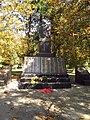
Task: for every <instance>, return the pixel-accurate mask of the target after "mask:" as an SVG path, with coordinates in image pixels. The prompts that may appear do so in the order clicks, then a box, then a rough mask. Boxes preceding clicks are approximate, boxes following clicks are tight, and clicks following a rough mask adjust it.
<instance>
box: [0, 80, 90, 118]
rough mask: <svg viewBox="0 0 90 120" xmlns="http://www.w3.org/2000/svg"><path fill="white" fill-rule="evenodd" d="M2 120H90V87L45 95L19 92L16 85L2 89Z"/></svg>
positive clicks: (37, 91)
mask: <svg viewBox="0 0 90 120" xmlns="http://www.w3.org/2000/svg"><path fill="white" fill-rule="evenodd" d="M0 120H90V86H80V85H72V88H71V89H58V90H54V92H52V93H45V94H44V93H41V92H40V90H19V89H18V87H17V81H13V82H12V83H10V84H9V85H8V86H1V87H0Z"/></svg>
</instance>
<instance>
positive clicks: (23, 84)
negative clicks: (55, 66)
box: [18, 76, 71, 89]
mask: <svg viewBox="0 0 90 120" xmlns="http://www.w3.org/2000/svg"><path fill="white" fill-rule="evenodd" d="M29 78H30V77H29ZM38 81H39V80H38ZM18 87H19V89H43V88H52V89H61V88H71V82H70V79H69V77H66V76H61V77H60V76H59V77H54V76H52V77H48V78H47V80H42V81H40V82H38V83H34V84H32V83H30V79H26V78H25V77H22V78H21V79H20V81H19V86H18Z"/></svg>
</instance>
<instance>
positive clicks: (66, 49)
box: [0, 0, 90, 66]
mask: <svg viewBox="0 0 90 120" xmlns="http://www.w3.org/2000/svg"><path fill="white" fill-rule="evenodd" d="M0 12H1V14H0V58H1V59H2V61H4V62H6V63H9V64H11V65H13V64H16V63H17V64H18V63H20V62H21V58H23V56H24V55H35V54H36V53H37V51H38V43H37V42H36V43H35V40H36V39H38V33H35V35H34V37H33V39H32V38H31V36H30V15H31V14H32V13H37V12H39V13H40V17H41V18H44V17H48V18H49V19H50V20H51V39H52V50H53V52H55V53H57V54H59V55H61V56H63V57H64V58H65V59H66V61H67V63H68V64H70V65H71V66H75V65H76V64H84V63H85V62H86V61H89V59H90V52H89V51H90V1H89V0H72V1H67V0H63V1H60V0H31V1H30V0H23V1H22V0H21V1H17V0H16V1H12V0H5V1H4V0H3V1H1V8H0ZM26 24H28V25H29V27H25V25H26ZM21 31H23V32H24V31H28V35H27V36H25V35H21V34H20V32H21ZM23 34H24V33H23Z"/></svg>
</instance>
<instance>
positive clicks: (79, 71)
mask: <svg viewBox="0 0 90 120" xmlns="http://www.w3.org/2000/svg"><path fill="white" fill-rule="evenodd" d="M75 83H77V84H80V85H86V86H90V73H89V72H88V70H86V69H85V68H84V67H81V66H78V67H76V69H75Z"/></svg>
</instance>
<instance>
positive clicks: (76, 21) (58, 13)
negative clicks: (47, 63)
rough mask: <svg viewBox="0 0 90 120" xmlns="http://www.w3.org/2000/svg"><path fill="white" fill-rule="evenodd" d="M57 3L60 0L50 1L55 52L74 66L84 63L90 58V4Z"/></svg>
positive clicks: (86, 2) (77, 0)
mask: <svg viewBox="0 0 90 120" xmlns="http://www.w3.org/2000/svg"><path fill="white" fill-rule="evenodd" d="M57 1H59V0H55V1H53V0H50V1H49V0H48V6H50V11H51V13H50V14H49V17H50V18H51V20H52V29H51V30H52V41H53V43H54V44H53V51H54V52H55V51H57V52H59V54H60V55H62V56H63V57H64V58H65V59H66V60H67V62H68V63H69V64H70V65H72V66H73V65H74V66H75V65H77V64H78V63H84V62H86V61H87V60H88V59H89V57H90V55H89V51H90V42H89V41H90V15H89V13H90V2H89V0H82V1H81V0H72V1H69V2H68V1H63V2H59V3H58V2H57ZM57 3H58V4H57ZM55 6H57V7H55Z"/></svg>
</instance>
